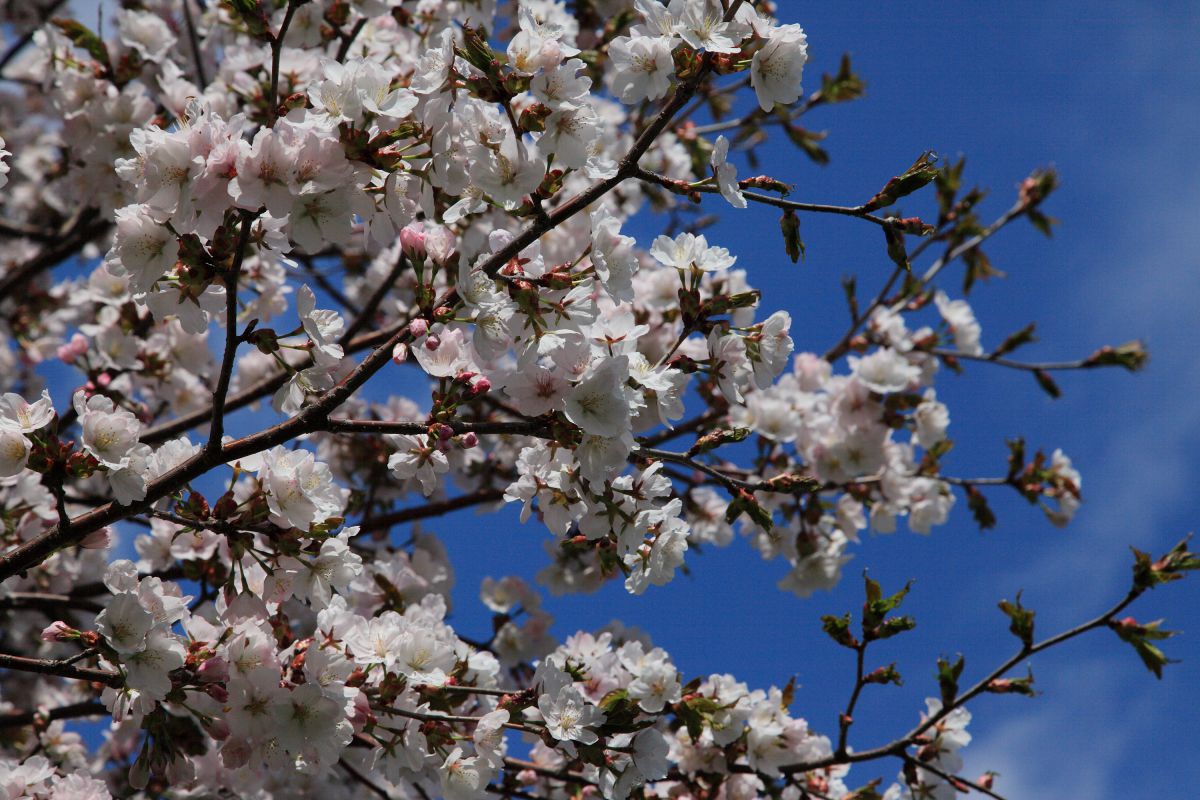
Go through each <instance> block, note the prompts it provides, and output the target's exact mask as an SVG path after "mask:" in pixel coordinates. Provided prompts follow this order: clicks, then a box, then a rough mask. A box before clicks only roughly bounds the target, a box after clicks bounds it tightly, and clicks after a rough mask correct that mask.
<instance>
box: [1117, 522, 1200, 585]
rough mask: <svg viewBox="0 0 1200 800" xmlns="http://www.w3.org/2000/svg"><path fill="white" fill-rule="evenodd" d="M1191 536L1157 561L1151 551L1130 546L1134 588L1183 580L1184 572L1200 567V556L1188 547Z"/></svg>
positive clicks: (1186, 537)
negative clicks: (1144, 551) (1151, 555)
mask: <svg viewBox="0 0 1200 800" xmlns="http://www.w3.org/2000/svg"><path fill="white" fill-rule="evenodd" d="M1191 538H1192V537H1191V534H1189V535H1187V536H1185V537H1184V538H1183V539H1182V540H1180V542H1179V543H1178V544H1176V545H1175V546H1174V547H1172V548H1171V550H1170V551H1169V552H1168V553H1167V554H1166V555H1164V556H1163V557H1162V558H1160V559H1158V560H1157V561H1155V560H1153V559H1151V557H1150V554H1149V553H1143V552H1142V551H1141V550H1138V549H1137V548H1135V547H1131V548H1129V549H1130V550H1133V585H1134V588H1136V589H1138V590H1145V589H1153V588H1154V587H1155V586H1159V585H1161V584H1164V583H1170V582H1171V581H1177V580H1181V579H1182V578H1183V577H1184V576H1183V573H1184V572H1189V571H1191V570H1196V569H1200V557H1197V556H1196V554H1195V553H1193V552H1190V551H1189V550H1188V549H1187V546H1188V542H1189V541H1191Z"/></svg>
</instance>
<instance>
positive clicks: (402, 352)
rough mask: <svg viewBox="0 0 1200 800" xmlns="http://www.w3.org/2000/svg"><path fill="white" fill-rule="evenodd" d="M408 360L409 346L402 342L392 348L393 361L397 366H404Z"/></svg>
mask: <svg viewBox="0 0 1200 800" xmlns="http://www.w3.org/2000/svg"><path fill="white" fill-rule="evenodd" d="M407 358H408V345H406V344H404V343H403V342H401V343H400V344H398V345H396V346H395V347H393V348H392V361H394V362H396V363H397V364H403V363H404V361H405V360H406V359H407Z"/></svg>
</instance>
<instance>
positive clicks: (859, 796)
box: [801, 778, 883, 800]
mask: <svg viewBox="0 0 1200 800" xmlns="http://www.w3.org/2000/svg"><path fill="white" fill-rule="evenodd" d="M882 781H883V779H882V778H876V779H875V780H873V781H871V782H870V783H868V784H867V785H866V786H862V787H860V788H858V789H855V790H854V791H853V792H851V793H850V794H848V795H844V796H843V797H842V800H883V795H881V794H880V793H879V784H880V783H882ZM801 796H803V795H801Z"/></svg>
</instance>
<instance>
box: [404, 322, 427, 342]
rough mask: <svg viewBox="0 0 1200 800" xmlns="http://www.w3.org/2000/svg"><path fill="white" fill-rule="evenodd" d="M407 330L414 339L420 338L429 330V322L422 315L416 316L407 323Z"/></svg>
mask: <svg viewBox="0 0 1200 800" xmlns="http://www.w3.org/2000/svg"><path fill="white" fill-rule="evenodd" d="M408 332H409V333H411V334H412V337H413V338H414V339H420V338H421V337H422V336H424V335H425V334H426V333H428V332H429V323H428V322H426V321H425V319H424V318H423V317H417V318H416V319H414V320H413V321H412V322H410V323H408Z"/></svg>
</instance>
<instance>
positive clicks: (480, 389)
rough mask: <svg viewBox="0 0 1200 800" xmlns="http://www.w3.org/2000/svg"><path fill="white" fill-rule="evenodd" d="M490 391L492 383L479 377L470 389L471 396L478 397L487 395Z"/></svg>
mask: <svg viewBox="0 0 1200 800" xmlns="http://www.w3.org/2000/svg"><path fill="white" fill-rule="evenodd" d="M491 390H492V382H491V381H489V380H488V379H487V378H485V377H480V379H479V380H477V381H475V384H474V385H473V386H472V387H471V396H472V397H479V396H480V395H483V394H487V393H488V392H490V391H491Z"/></svg>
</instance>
